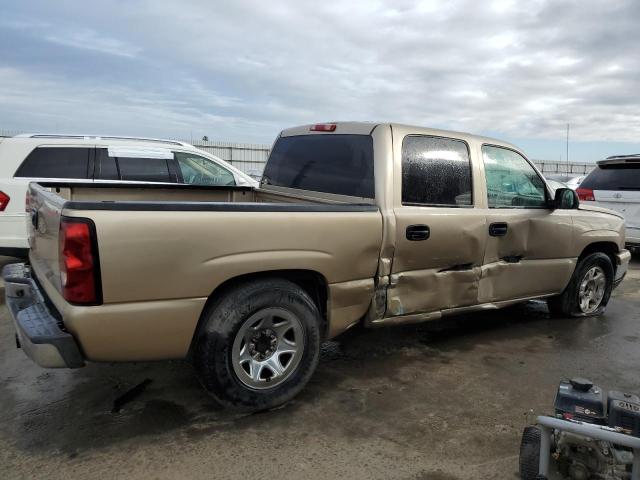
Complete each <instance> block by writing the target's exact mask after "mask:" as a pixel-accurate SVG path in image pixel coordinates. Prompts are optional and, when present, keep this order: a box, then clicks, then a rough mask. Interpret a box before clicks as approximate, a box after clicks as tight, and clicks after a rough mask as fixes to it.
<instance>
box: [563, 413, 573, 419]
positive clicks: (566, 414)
mask: <svg viewBox="0 0 640 480" xmlns="http://www.w3.org/2000/svg"><path fill="white" fill-rule="evenodd" d="M562 418H564V419H565V420H573V413H567V412H565V413H563V414H562Z"/></svg>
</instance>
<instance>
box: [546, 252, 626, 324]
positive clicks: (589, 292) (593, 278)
mask: <svg viewBox="0 0 640 480" xmlns="http://www.w3.org/2000/svg"><path fill="white" fill-rule="evenodd" d="M613 277H614V270H613V264H612V263H611V259H610V258H609V257H608V256H607V255H605V254H604V253H601V252H595V253H592V254H590V255H587V256H586V257H584V258H583V259H582V260H580V262H579V263H578V265H577V267H576V270H575V272H574V273H573V276H572V277H571V280H570V281H569V285H568V286H567V288H566V289H565V291H564V292H562V294H561V295H558V296H556V297H552V298H550V299H549V300H548V301H547V304H548V305H549V311H551V313H553V314H555V315H558V316H565V317H581V316H582V317H583V316H592V315H600V314H601V313H603V312H604V309H605V307H606V305H607V303H608V302H609V298H610V297H611V291H612V289H613Z"/></svg>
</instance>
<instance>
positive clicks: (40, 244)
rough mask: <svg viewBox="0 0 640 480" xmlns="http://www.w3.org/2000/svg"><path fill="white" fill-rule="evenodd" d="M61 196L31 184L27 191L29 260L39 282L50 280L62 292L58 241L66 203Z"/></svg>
mask: <svg viewBox="0 0 640 480" xmlns="http://www.w3.org/2000/svg"><path fill="white" fill-rule="evenodd" d="M65 201H66V200H65V199H64V198H63V197H61V196H60V195H57V194H56V193H54V192H52V191H50V189H48V188H45V187H42V186H41V185H38V184H37V183H31V184H30V185H29V189H28V191H27V213H28V217H27V221H28V225H27V231H28V235H29V248H30V249H31V251H30V252H29V259H30V261H31V265H32V268H33V270H34V272H35V273H36V276H37V278H38V280H39V281H40V282H49V283H50V284H51V285H53V286H54V288H55V289H56V290H57V291H58V292H60V290H61V287H60V265H59V260H58V256H59V248H60V247H59V242H58V234H59V232H60V217H61V216H62V209H63V207H64V204H65Z"/></svg>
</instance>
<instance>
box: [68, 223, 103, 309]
mask: <svg viewBox="0 0 640 480" xmlns="http://www.w3.org/2000/svg"><path fill="white" fill-rule="evenodd" d="M95 232H96V229H95V226H94V224H93V222H92V221H91V220H89V219H88V218H71V217H66V218H65V217H62V218H61V220H60V235H59V241H60V256H59V259H60V283H61V285H62V296H63V297H64V298H65V300H67V301H68V302H70V303H79V304H97V303H101V301H102V299H101V298H100V294H101V292H100V267H99V262H98V251H97V246H96V241H95V240H96V236H95V235H96V233H95Z"/></svg>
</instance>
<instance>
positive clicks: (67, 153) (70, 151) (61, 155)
mask: <svg viewBox="0 0 640 480" xmlns="http://www.w3.org/2000/svg"><path fill="white" fill-rule="evenodd" d="M90 150H91V149H90V148H73V147H38V148H36V149H35V150H34V151H32V152H31V153H30V154H29V155H28V156H27V158H26V159H25V160H24V162H22V165H20V167H19V168H18V170H17V171H16V174H15V176H16V177H30V178H34V177H35V178H89V176H88V169H89V152H90Z"/></svg>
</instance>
